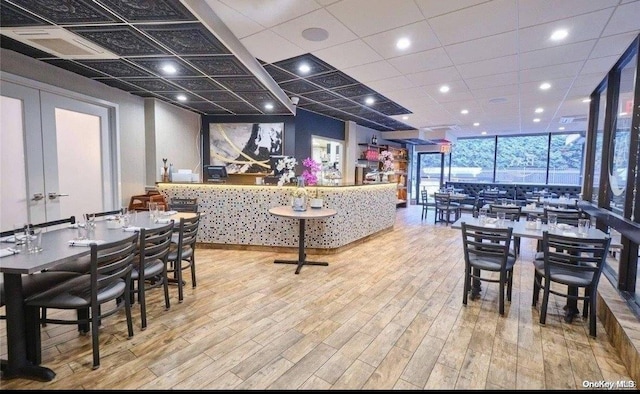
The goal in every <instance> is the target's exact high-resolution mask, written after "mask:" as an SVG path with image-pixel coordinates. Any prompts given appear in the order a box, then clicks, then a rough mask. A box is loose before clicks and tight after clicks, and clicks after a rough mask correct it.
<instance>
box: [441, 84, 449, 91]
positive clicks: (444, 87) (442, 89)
mask: <svg viewBox="0 0 640 394" xmlns="http://www.w3.org/2000/svg"><path fill="white" fill-rule="evenodd" d="M448 91H449V87H448V86H447V85H442V86H440V92H441V93H447V92H448Z"/></svg>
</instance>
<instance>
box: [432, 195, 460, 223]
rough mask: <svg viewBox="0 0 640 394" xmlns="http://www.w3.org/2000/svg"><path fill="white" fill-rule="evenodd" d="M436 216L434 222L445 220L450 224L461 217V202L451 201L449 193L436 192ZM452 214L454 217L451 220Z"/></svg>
mask: <svg viewBox="0 0 640 394" xmlns="http://www.w3.org/2000/svg"><path fill="white" fill-rule="evenodd" d="M434 200H435V208H436V209H435V213H436V214H435V216H434V219H433V224H436V223H438V222H444V223H446V224H450V223H453V222H455V221H456V220H458V219H460V204H458V203H456V202H453V201H451V196H450V195H449V193H435V194H434ZM451 215H453V217H454V219H453V220H451Z"/></svg>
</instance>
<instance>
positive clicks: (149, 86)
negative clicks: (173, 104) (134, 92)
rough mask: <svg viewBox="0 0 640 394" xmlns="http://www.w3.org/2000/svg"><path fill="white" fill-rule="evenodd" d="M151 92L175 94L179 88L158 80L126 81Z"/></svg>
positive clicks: (133, 79)
mask: <svg viewBox="0 0 640 394" xmlns="http://www.w3.org/2000/svg"><path fill="white" fill-rule="evenodd" d="M124 81H125V82H127V83H129V84H133V85H136V86H138V87H140V88H142V89H144V90H148V91H150V92H175V91H176V90H177V89H179V88H178V87H176V86H175V85H172V84H170V83H168V82H166V81H163V80H161V79H158V78H129V79H126V80H124Z"/></svg>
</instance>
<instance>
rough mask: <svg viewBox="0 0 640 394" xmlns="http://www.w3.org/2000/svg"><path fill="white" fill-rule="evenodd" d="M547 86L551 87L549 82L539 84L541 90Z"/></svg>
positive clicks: (547, 87)
mask: <svg viewBox="0 0 640 394" xmlns="http://www.w3.org/2000/svg"><path fill="white" fill-rule="evenodd" d="M549 88H551V84H550V83H549V82H545V83H543V84H542V85H540V89H542V90H547V89H549Z"/></svg>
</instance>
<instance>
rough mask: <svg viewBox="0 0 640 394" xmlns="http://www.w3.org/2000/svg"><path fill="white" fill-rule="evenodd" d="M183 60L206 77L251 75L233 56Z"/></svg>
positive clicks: (186, 57)
mask: <svg viewBox="0 0 640 394" xmlns="http://www.w3.org/2000/svg"><path fill="white" fill-rule="evenodd" d="M183 59H184V60H186V61H187V62H189V64H191V65H193V66H194V67H195V68H197V69H198V70H200V71H202V72H203V73H204V74H206V75H211V76H216V77H217V76H236V75H238V76H245V75H246V76H249V75H251V73H250V72H249V70H247V68H246V67H245V66H244V65H243V64H242V63H241V62H240V61H239V60H238V59H237V58H236V57H234V56H232V55H222V56H184V57H183Z"/></svg>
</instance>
